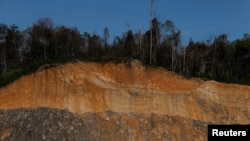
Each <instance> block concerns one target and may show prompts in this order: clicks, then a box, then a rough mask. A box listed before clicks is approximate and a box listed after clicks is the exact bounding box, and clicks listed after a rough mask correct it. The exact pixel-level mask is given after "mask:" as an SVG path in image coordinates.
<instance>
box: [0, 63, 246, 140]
mask: <svg viewBox="0 0 250 141" xmlns="http://www.w3.org/2000/svg"><path fill="white" fill-rule="evenodd" d="M249 94H250V87H249V86H243V85H236V84H223V83H218V82H215V81H202V80H198V79H185V78H182V77H181V76H178V75H176V74H174V73H172V72H169V71H167V70H164V69H162V68H150V67H144V66H142V65H141V63H140V62H139V61H136V60H135V61H131V62H127V63H86V62H75V63H68V64H65V65H59V66H56V67H53V68H50V69H44V70H41V71H38V72H36V73H34V74H31V75H27V76H23V77H21V78H20V79H18V80H16V81H15V82H13V83H11V84H9V85H8V86H6V87H4V88H1V89H0V109H2V110H1V111H0V117H1V118H0V124H1V127H0V140H15V139H19V140H20V139H21V140H32V139H34V138H35V139H36V140H143V141H144V140H145V141H146V140H177V141H179V140H187V141H188V140H192V141H193V140H204V141H205V140H207V139H206V134H207V131H206V130H207V124H208V123H226V124H232V123H240V124H246V123H249V122H250V109H249V107H250V105H249V102H250V99H249V98H250V96H249ZM183 134H185V135H183Z"/></svg>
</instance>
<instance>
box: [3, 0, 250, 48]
mask: <svg viewBox="0 0 250 141" xmlns="http://www.w3.org/2000/svg"><path fill="white" fill-rule="evenodd" d="M150 7H151V6H150V0H0V23H5V24H7V25H11V24H16V25H17V26H19V28H20V29H21V30H24V29H26V28H28V27H31V26H32V25H33V24H34V23H35V22H36V21H37V20H38V19H40V18H47V17H48V18H51V19H52V20H53V23H54V25H55V26H58V25H65V26H67V27H77V28H78V29H79V31H80V32H81V33H84V32H88V33H91V34H98V35H100V36H103V30H104V28H105V27H107V28H108V29H109V34H110V37H109V42H112V41H113V39H114V37H115V36H122V35H123V34H124V33H125V32H126V31H128V30H132V31H133V32H134V33H136V32H138V31H139V30H140V29H141V30H142V32H146V31H147V30H148V29H149V21H150V14H149V13H150ZM152 15H153V16H154V17H156V18H158V20H159V21H160V22H162V23H163V22H165V21H166V20H171V21H173V22H174V24H175V26H176V28H178V29H180V30H181V33H182V44H183V45H186V44H187V43H188V41H189V39H190V38H192V40H193V41H207V40H213V39H214V37H215V36H218V35H220V34H227V35H228V40H230V41H233V40H235V39H241V38H242V37H243V34H244V33H250V0H154V4H153V6H152Z"/></svg>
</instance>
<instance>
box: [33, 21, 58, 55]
mask: <svg viewBox="0 0 250 141" xmlns="http://www.w3.org/2000/svg"><path fill="white" fill-rule="evenodd" d="M53 30H54V29H53V22H52V20H51V19H49V18H41V19H38V20H37V22H36V23H35V24H34V25H33V26H32V28H31V30H30V32H29V34H30V37H31V40H30V46H31V52H32V54H33V55H34V56H33V57H34V59H37V58H43V59H47V58H48V55H47V54H48V51H50V50H48V48H49V46H52V45H51V41H52V38H53Z"/></svg>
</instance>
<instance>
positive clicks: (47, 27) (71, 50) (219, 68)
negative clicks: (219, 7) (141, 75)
mask: <svg viewBox="0 0 250 141" xmlns="http://www.w3.org/2000/svg"><path fill="white" fill-rule="evenodd" d="M109 38H110V37H109V29H108V28H107V27H106V28H104V29H103V35H97V34H90V33H87V32H84V33H80V31H79V30H78V29H77V28H76V27H73V28H69V27H65V26H63V25H60V26H58V25H56V26H55V25H54V23H53V21H52V20H51V19H50V18H41V19H38V20H37V21H36V22H35V23H34V24H33V25H32V26H31V27H29V28H27V29H25V30H23V31H21V30H20V29H19V27H18V26H17V25H15V24H13V25H6V24H1V23H0V56H1V57H0V72H1V75H0V86H4V85H6V84H8V83H9V82H11V81H13V80H15V79H17V78H18V77H20V76H22V75H24V74H29V73H32V72H34V71H36V70H37V68H38V67H39V66H41V65H43V64H48V63H65V62H68V61H73V60H82V61H118V60H127V59H137V60H140V61H141V62H142V63H143V64H144V65H147V66H154V67H164V68H166V69H168V70H171V71H174V72H176V73H178V74H181V75H183V76H185V77H199V78H204V79H213V80H217V81H221V82H227V83H239V84H247V85H249V84H250V35H249V34H247V33H245V34H244V35H243V37H242V39H237V40H235V41H228V39H227V35H226V34H221V35H218V36H216V37H214V39H212V40H211V39H210V40H206V41H199V42H195V41H192V39H190V41H189V44H188V45H187V46H183V45H182V44H181V31H180V30H179V29H177V28H176V27H175V25H174V22H172V21H171V20H166V21H164V22H160V21H158V19H157V18H154V19H152V21H151V26H150V29H148V30H147V31H146V32H145V33H142V31H141V30H138V31H136V32H133V31H131V30H128V31H126V32H125V33H123V34H122V36H117V37H115V38H114V40H113V42H112V43H109V42H108V40H109Z"/></svg>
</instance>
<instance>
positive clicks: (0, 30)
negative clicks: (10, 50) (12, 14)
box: [0, 24, 8, 78]
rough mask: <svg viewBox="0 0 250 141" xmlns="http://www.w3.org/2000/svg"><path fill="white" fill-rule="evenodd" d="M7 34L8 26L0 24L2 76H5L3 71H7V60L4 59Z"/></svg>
mask: <svg viewBox="0 0 250 141" xmlns="http://www.w3.org/2000/svg"><path fill="white" fill-rule="evenodd" d="M7 35H8V26H7V25H6V24H0V45H1V56H2V57H1V60H2V68H3V71H2V72H3V77H4V78H5V72H6V71H7V61H6V56H7V55H6V54H7V53H6V40H7V39H6V38H7Z"/></svg>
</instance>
